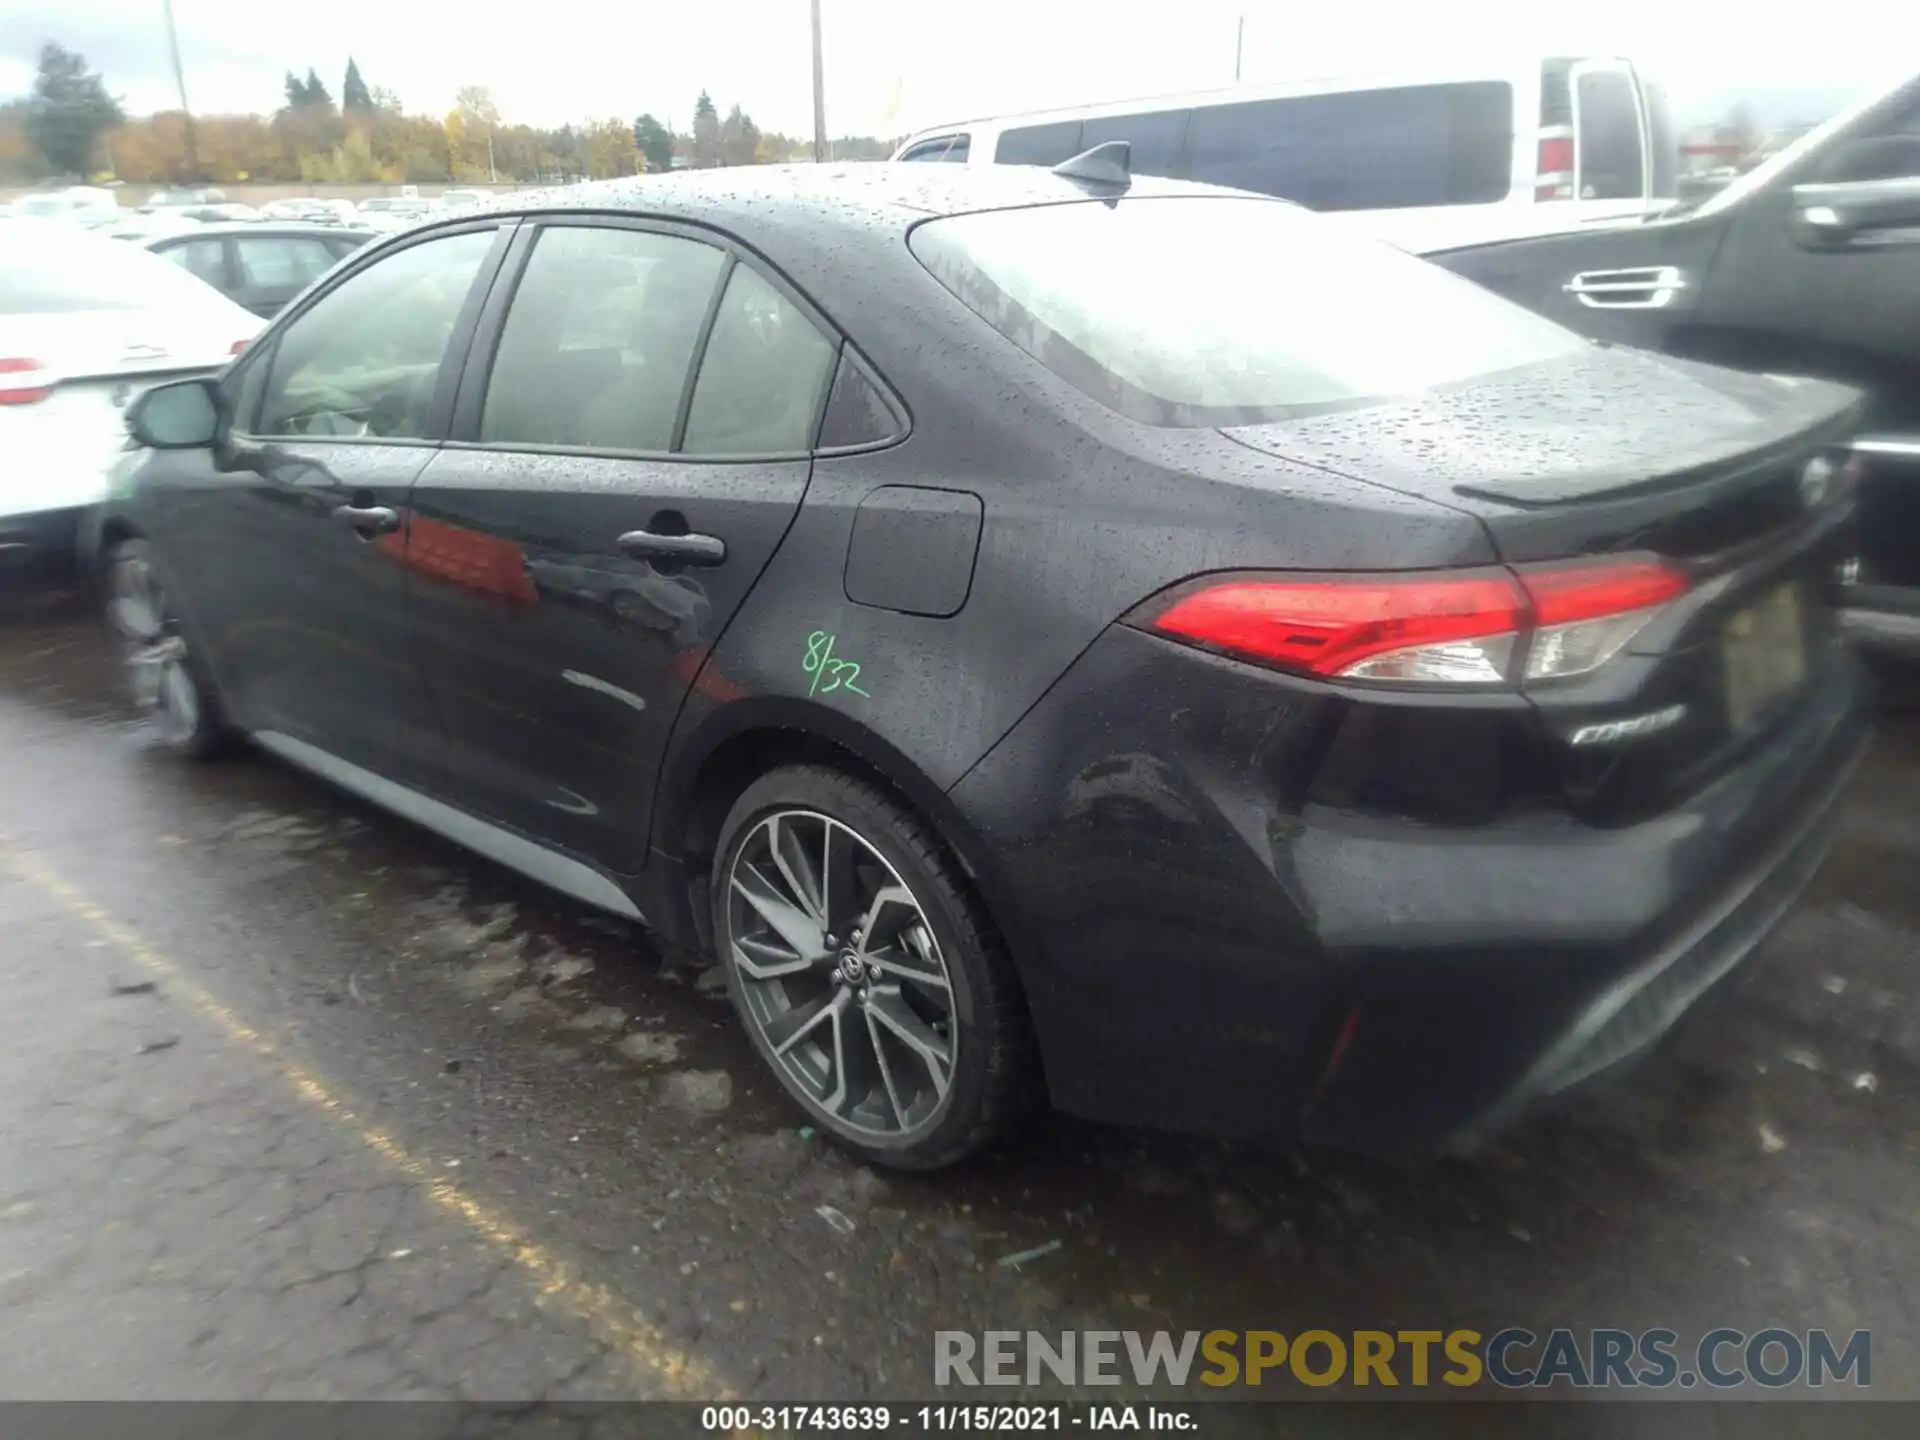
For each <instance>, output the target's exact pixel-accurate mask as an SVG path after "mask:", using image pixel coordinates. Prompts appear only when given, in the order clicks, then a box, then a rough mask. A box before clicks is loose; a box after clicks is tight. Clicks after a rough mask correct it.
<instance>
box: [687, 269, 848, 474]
mask: <svg viewBox="0 0 1920 1440" xmlns="http://www.w3.org/2000/svg"><path fill="white" fill-rule="evenodd" d="M833 357H834V346H833V342H832V341H830V340H828V339H827V337H826V336H825V335H822V334H821V333H820V331H819V330H818V329H817V328H816V327H815V326H814V323H813V322H812V321H811V320H809V319H807V317H806V316H805V315H802V314H801V313H800V311H799V310H797V309H795V308H794V306H793V305H792V304H791V303H790V302H789V301H788V300H787V298H786V297H785V296H784V295H782V294H781V293H780V292H779V291H778V290H776V289H774V288H773V286H772V285H770V284H768V283H767V281H766V280H765V279H763V278H762V277H761V276H759V275H758V274H756V273H754V271H752V270H750V269H748V268H747V267H746V266H745V265H735V266H734V267H733V273H732V275H731V276H729V277H728V279H727V293H726V294H725V295H723V296H722V297H721V298H720V309H719V310H718V312H716V314H715V315H714V317H713V333H712V335H711V336H710V337H709V338H708V340H707V348H706V352H705V354H703V355H702V356H701V359H700V378H699V380H698V381H696V382H695V384H694V387H693V408H692V409H691V410H690V411H689V412H688V413H687V434H686V439H685V441H684V442H683V443H682V445H681V447H680V448H681V449H682V450H684V451H685V452H686V453H687V454H689V455H784V454H793V453H796V452H804V451H806V450H808V449H810V448H812V445H813V430H814V422H815V421H816V420H817V419H818V418H819V415H820V402H821V399H822V396H823V393H824V391H825V390H826V385H827V376H828V375H829V373H830V372H831V371H832V369H833Z"/></svg>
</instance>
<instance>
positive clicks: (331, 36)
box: [0, 0, 1920, 134]
mask: <svg viewBox="0 0 1920 1440" xmlns="http://www.w3.org/2000/svg"><path fill="white" fill-rule="evenodd" d="M822 8H823V10H824V13H825V25H824V29H825V36H826V45H825V52H826V93H827V123H828V128H829V129H830V130H831V131H832V132H833V133H835V134H848V133H853V134H861V133H873V134H898V133H901V132H903V131H906V130H910V129H916V128H919V127H921V126H924V125H929V124H935V123H939V122H942V121H945V120H950V119H959V118H966V117H970V116H976V115H985V114H992V113H995V112H999V111H1007V110H1018V109H1034V108H1039V107H1042V106H1048V105H1056V104H1077V103H1082V102H1088V101H1093V100H1100V99H1117V98H1123V97H1126V96H1130V95H1142V94H1152V93H1154V92H1157V91H1165V90H1179V89H1196V88H1205V87H1211V86H1214V85H1225V84H1229V83H1231V82H1232V80H1233V62H1234V34H1235V22H1236V18H1237V17H1239V16H1241V15H1243V14H1244V16H1245V17H1246V42H1245V58H1244V67H1243V74H1244V76H1245V78H1246V79H1248V80H1269V79H1270V80H1282V79H1289V78H1296V77H1307V76H1318V75H1330V74H1340V73H1356V72H1357V73H1365V72H1370V71H1376V70H1381V69H1386V68H1395V67H1401V68H1404V67H1418V66H1421V65H1424V64H1427V63H1431V62H1433V61H1436V60H1441V59H1444V58H1446V57H1448V56H1462V55H1470V54H1472V53H1473V51H1474V50H1475V49H1483V48H1484V47H1486V46H1487V45H1488V44H1489V43H1500V44H1503V45H1511V46H1513V47H1514V48H1515V49H1538V50H1540V51H1542V52H1545V51H1558V52H1559V53H1568V52H1569V51H1572V52H1574V53H1579V52H1590V51H1594V50H1601V51H1608V52H1613V53H1621V54H1627V55H1630V56H1632V57H1633V58H1635V59H1636V60H1639V61H1640V62H1641V63H1642V64H1643V65H1645V66H1646V67H1648V68H1649V69H1650V70H1653V71H1654V72H1656V73H1658V74H1659V75H1661V76H1662V77H1663V78H1665V79H1666V80H1667V81H1668V84H1669V88H1670V90H1671V91H1672V92H1673V93H1674V96H1675V99H1676V101H1678V102H1679V103H1681V104H1682V105H1683V106H1684V105H1685V104H1686V103H1687V102H1688V101H1689V100H1690V99H1697V98H1698V97H1701V96H1711V95H1718V94H1720V93H1722V92H1723V91H1725V90H1726V89H1728V88H1729V87H1733V86H1738V85H1747V86H1754V87H1760V88H1782V87H1793V88H1799V87H1806V88H1808V89H1816V90H1820V89H1828V88H1838V89H1855V88H1861V89H1864V87H1866V86H1867V85H1869V84H1874V83H1879V82H1880V81H1882V80H1886V79H1891V78H1893V77H1894V76H1897V75H1898V74H1899V73H1900V72H1901V71H1902V70H1908V71H1910V70H1913V69H1916V68H1920V5H1916V4H1914V3H1912V0H1577V3H1571V0H1532V3H1515V0H1294V3H1275V0H1267V3H1260V0H1104V3H1100V0H823V7H822ZM807 13H808V6H807V0H678V3H673V4H660V3H649V0H628V3H625V4H622V3H620V0H301V3H294V4H289V3H285V0H281V3H273V0H266V3H262V0H174V14H175V16H176V19H177V22H178V24H179V29H180V44H181V50H182V54H183V59H184V61H185V65H186V71H187V87H188V98H189V100H190V101H191V102H192V104H193V108H194V109H195V110H196V111H202V112H207V113H213V112H218V111H261V112H265V111H270V110H272V109H274V108H275V107H276V106H277V105H279V104H280V103H281V94H282V86H281V81H282V76H283V74H284V72H285V71H287V70H289V69H293V70H296V71H299V72H301V73H304V72H305V71H306V69H307V68H308V67H309V66H312V67H314V68H315V69H317V70H318V71H319V73H320V75H321V77H322V79H324V80H325V81H326V82H327V85H328V87H329V89H331V90H332V92H333V94H334V97H335V98H336V99H338V98H339V93H340V77H341V74H342V72H343V71H344V70H345V68H346V62H347V57H348V55H349V54H351V55H352V56H353V57H354V58H355V59H356V60H358V62H359V64H360V70H361V73H362V75H364V76H365V77H366V80H367V83H368V84H370V85H376V86H386V87H389V88H391V89H393V90H395V91H397V92H398V93H399V95H400V98H401V100H402V101H403V103H404V104H405V106H406V108H407V109H408V110H409V111H417V112H423V113H434V114H437V113H441V112H443V111H445V110H446V109H447V108H448V107H449V106H450V105H451V103H452V99H453V93H454V91H455V90H456V89H458V88H459V87H460V86H462V85H486V86H488V87H490V88H491V89H492V91H493V93H494V97H495V99H496V100H497V101H498V102H499V105H500V109H501V112H502V114H503V115H504V116H505V117H506V118H507V119H508V120H524V121H527V122H530V123H534V124H541V125H557V124H560V123H562V122H564V121H568V120H578V119H582V118H585V117H589V116H620V117H623V118H631V117H632V116H634V115H636V114H638V113H639V112H641V111H645V110H650V111H652V112H654V113H655V114H656V115H659V116H661V117H662V118H664V119H666V120H667V121H668V122H669V123H671V124H672V125H674V126H675V127H676V128H681V129H684V128H686V127H687V126H688V124H689V123H690V121H691V117H692V112H693V103H694V99H695V97H696V96H697V95H698V94H699V93H700V91H701V89H702V88H705V89H706V90H708V91H710V92H711V93H712V95H713V97H714V99H715V101H716V102H717V103H718V104H719V105H720V106H721V108H722V111H723V112H724V110H725V108H726V107H727V106H728V105H730V104H733V103H736V102H737V103H739V104H741V105H743V106H744V107H745V108H746V109H747V111H748V112H749V113H750V114H751V115H752V116H753V117H754V119H755V120H756V121H757V122H758V123H759V124H760V126H761V128H762V129H770V130H784V131H787V132H788V133H792V134H807V133H810V132H811V130H812V100H811V93H812V92H811V77H810V70H809V65H808V38H807V37H808V24H807ZM162 15H163V9H162V0H0V97H5V96H10V95H17V94H21V93H24V92H25V91H26V90H27V89H28V88H29V86H30V85H31V84H32V77H33V57H34V55H35V53H36V52H37V51H38V49H39V47H40V44H41V42H43V41H45V40H58V41H59V42H60V43H62V44H64V45H66V46H68V47H69V48H71V49H76V50H79V51H80V52H81V53H82V54H84V55H85V56H86V57H87V59H88V60H89V61H90V62H92V63H93V65H94V66H95V67H96V68H98V69H99V70H101V71H102V72H103V73H104V74H105V76H106V80H107V84H108V87H109V88H110V89H111V90H112V91H113V92H114V93H115V94H117V95H119V96H120V97H121V98H122V101H123V103H124V104H125V105H126V107H127V108H128V110H129V111H131V112H132V113H135V114H140V113H144V112H147V111H151V110H155V109H160V108H166V107H169V106H171V105H173V104H174V103H175V101H174V99H173V87H172V78H171V75H170V74H169V70H168V64H167V49H166V30H165V26H164V23H163V20H162Z"/></svg>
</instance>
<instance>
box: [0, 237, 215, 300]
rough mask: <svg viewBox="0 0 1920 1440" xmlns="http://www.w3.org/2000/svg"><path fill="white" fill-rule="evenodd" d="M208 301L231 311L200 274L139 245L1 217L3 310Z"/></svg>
mask: <svg viewBox="0 0 1920 1440" xmlns="http://www.w3.org/2000/svg"><path fill="white" fill-rule="evenodd" d="M210 304H211V305H213V306H215V307H217V308H219V309H221V310H222V311H226V304H225V302H224V301H222V300H220V299H219V297H217V296H215V295H214V294H213V293H212V292H211V291H209V290H208V289H207V287H206V286H205V285H204V284H202V283H201V282H200V281H198V280H196V279H194V278H193V277H192V276H191V275H188V274H186V273H185V272H184V271H182V270H180V269H178V268H176V267H175V266H172V265H169V264H167V263H166V262H165V261H163V260H162V259H160V257H159V256H157V255H151V254H149V253H147V251H145V250H143V249H141V248H140V247H139V246H137V245H129V244H127V243H126V242H125V241H122V240H108V239H105V238H103V237H100V236H95V235H89V234H87V233H86V232H85V231H75V230H74V229H72V228H71V227H69V226H65V225H59V224H49V223H47V222H43V221H32V220H18V221H0V315H51V314H62V313H71V312H73V311H79V310H145V309H168V310H183V309H184V310H205V309H206V308H207V307H208V306H209V305H210ZM227 313H231V312H227Z"/></svg>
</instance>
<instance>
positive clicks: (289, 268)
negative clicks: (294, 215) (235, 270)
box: [233, 235, 334, 290]
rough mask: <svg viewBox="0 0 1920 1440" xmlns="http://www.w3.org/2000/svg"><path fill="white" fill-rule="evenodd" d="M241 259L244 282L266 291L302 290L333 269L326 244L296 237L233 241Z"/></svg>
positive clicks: (330, 255) (249, 237) (255, 238)
mask: <svg viewBox="0 0 1920 1440" xmlns="http://www.w3.org/2000/svg"><path fill="white" fill-rule="evenodd" d="M233 246H234V250H235V252H236V253H237V254H238V255H239V257H240V283H241V284H243V285H247V286H250V287H258V288H260V289H263V290H286V289H294V290H300V289H304V288H306V286H308V285H309V284H311V283H312V282H313V281H315V280H318V279H319V278H320V277H321V276H322V275H324V274H326V273H327V271H329V270H331V269H332V268H333V259H334V256H333V251H332V250H331V249H329V248H328V246H327V243H326V241H324V240H319V239H303V238H301V237H299V236H293V235H241V236H237V237H235V239H234V242H233Z"/></svg>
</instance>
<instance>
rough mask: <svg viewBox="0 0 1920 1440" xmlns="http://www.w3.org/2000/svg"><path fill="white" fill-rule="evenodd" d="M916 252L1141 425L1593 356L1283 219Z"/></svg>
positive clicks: (943, 227)
mask: <svg viewBox="0 0 1920 1440" xmlns="http://www.w3.org/2000/svg"><path fill="white" fill-rule="evenodd" d="M908 243H909V245H910V246H911V247H912V249H913V252H914V254H915V255H917V256H918V257H919V258H920V261H921V263H922V264H924V265H925V266H926V267H927V268H928V269H929V270H930V271H931V272H932V273H933V275H934V276H935V278H937V279H938V280H939V281H940V283H941V284H943V285H945V286H946V287H947V288H948V289H949V290H951V291H952V292H953V293H954V294H955V295H956V296H958V297H959V299H960V300H961V301H962V302H963V303H965V304H966V305H967V306H968V307H969V308H970V309H972V310H973V311H974V312H975V313H977V314H978V315H979V316H980V317H981V318H982V319H983V320H985V321H986V322H987V323H988V324H989V325H991V326H992V327H993V328H994V329H996V330H998V331H999V332H1000V333H1001V334H1002V335H1004V336H1005V337H1006V338H1007V339H1009V340H1011V341H1012V342H1013V343H1014V344H1015V345H1017V346H1019V347H1020V348H1021V349H1022V350H1024V351H1026V353H1027V354H1028V355H1030V356H1032V357H1033V358H1034V359H1035V360H1037V361H1039V362H1040V363H1041V364H1042V365H1045V366H1046V367H1047V368H1048V369H1049V370H1052V371H1053V372H1054V373H1055V374H1057V375H1059V376H1060V377H1061V378H1062V379H1064V380H1066V381H1067V382H1069V383H1070V384H1072V385H1075V386H1077V387H1079V388H1080V389H1081V390H1083V391H1085V392H1086V393H1087V394H1088V395H1091V396H1092V397H1093V398H1094V399H1096V400H1098V401H1100V402H1101V403H1102V404H1105V405H1107V406H1109V407H1111V408H1112V409H1114V410H1117V411H1119V412H1120V413H1121V414H1123V415H1127V416H1130V417H1132V418H1134V419H1137V420H1142V421H1145V422H1146V423H1148V424H1152V425H1244V424H1257V423H1260V422H1262V421H1269V420H1277V419H1283V418H1285V417H1287V416H1289V415H1295V414H1300V413H1303V412H1307V411H1315V410H1329V409H1345V408H1353V407H1357V406H1360V405H1365V404H1368V403H1372V402H1375V401H1379V400H1383V399H1386V398H1388V397H1392V396H1401V395H1410V394H1418V393H1421V392H1424V391H1427V390H1431V389H1433V388H1435V387H1437V386H1441V385H1448V384H1453V383H1456V382H1459V381H1463V380H1469V379H1473V378H1476V377H1479V376H1483V375H1490V374H1493V373H1495V372H1497V371H1502V370H1510V369H1516V368H1518V367H1520V366H1524V365H1530V364H1536V363H1539V362H1542V361H1546V360H1551V359H1555V358H1557V357H1560V356H1563V355H1569V354H1573V353H1575V352H1577V351H1578V350H1579V349H1581V348H1582V347H1583V346H1584V345H1586V344H1587V343H1588V342H1586V341H1585V340H1582V339H1581V338H1580V337H1578V336H1576V335H1574V334H1573V333H1572V332H1571V331H1569V330H1566V329H1564V328H1562V327H1561V326H1559V325H1555V324H1554V323H1553V322H1551V321H1549V320H1547V319H1545V318H1544V317H1542V316H1539V315H1536V314H1534V313H1533V312H1532V311H1530V310H1526V309H1523V308H1522V307H1520V306H1518V305H1515V304H1512V303H1510V302H1508V301H1506V300H1502V299H1500V298H1499V297H1498V296H1496V295H1494V294H1493V293H1492V292H1491V291H1488V290H1483V289H1481V288H1480V287H1479V286H1477V285H1475V284H1473V283H1472V282H1471V281H1468V280H1463V279H1461V278H1460V277H1458V276H1456V275H1452V274H1449V273H1448V272H1446V271H1444V270H1442V269H1440V268H1439V267H1438V266H1435V265H1430V264H1428V263H1427V262H1425V261H1423V260H1418V259H1415V258H1414V257H1413V256H1411V255H1408V254H1406V253H1404V252H1403V251H1400V250H1396V249H1393V248H1392V247H1390V246H1387V245H1381V244H1376V243H1374V242H1371V241H1366V240H1361V239H1358V238H1356V237H1354V236H1352V235H1351V234H1350V233H1349V232H1347V231H1345V230H1342V229H1340V228H1337V227H1335V226H1331V225H1329V224H1327V223H1326V222H1324V221H1321V220H1319V219H1317V218H1316V217H1314V216H1312V215H1309V214H1307V213H1305V212H1303V211H1301V210H1298V209H1296V208H1294V207H1293V206H1290V205H1277V204H1274V203H1272V202H1270V201H1263V200H1253V199H1244V200H1240V199H1211V198H1198V197H1195V198H1185V199H1177V198H1142V199H1137V200H1121V201H1119V202H1118V203H1109V202H1102V201H1089V202H1082V203H1077V204H1065V205H1047V206H1038V207H1034V208H1030V209H1022V210H996V211H987V212H984V213H980V214H973V215H956V216H951V217H948V218H945V219H940V220H931V221H927V222H925V223H923V224H921V225H919V226H917V227H916V228H915V229H914V231H913V232H912V235H911V236H910V238H909V241H908Z"/></svg>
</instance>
